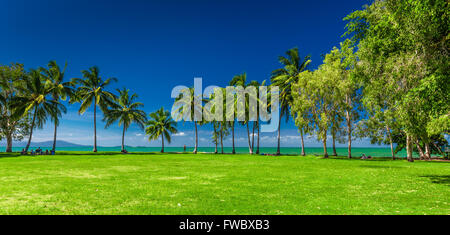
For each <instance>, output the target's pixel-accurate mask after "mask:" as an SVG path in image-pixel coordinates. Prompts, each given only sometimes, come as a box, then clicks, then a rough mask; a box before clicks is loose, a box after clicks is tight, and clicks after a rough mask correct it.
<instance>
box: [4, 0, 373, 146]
mask: <svg viewBox="0 0 450 235" xmlns="http://www.w3.org/2000/svg"><path fill="white" fill-rule="evenodd" d="M368 3H370V1H364V0H359V1H357V0H346V1H331V0H324V1H283V0H281V1H280V0H278V1H234V0H232V1H206V0H202V1H200V0H192V1H170V0H164V1H162V0H161V1H137V0H130V1H101V0H89V1H86V0H78V1H73V0H65V1H55V0H41V1H34V0H33V1H32V0H28V1H27V0H15V1H6V0H0V23H1V26H2V30H1V37H0V45H2V53H0V64H9V63H11V62H20V63H23V64H24V65H25V67H26V68H36V67H37V66H43V65H45V64H46V63H47V62H48V61H49V60H56V61H57V62H58V63H60V64H63V63H65V62H66V61H67V62H68V70H67V78H73V77H80V76H81V75H80V71H81V70H83V69H87V68H89V67H91V66H93V65H97V66H99V67H100V70H101V74H102V76H103V77H117V78H118V79H119V82H118V83H117V84H114V85H113V86H111V89H115V88H121V87H127V88H129V89H131V90H132V91H133V92H136V93H137V94H138V95H139V100H140V101H141V102H143V103H144V104H145V111H146V112H152V111H155V110H156V109H158V108H160V107H162V106H163V107H165V108H166V109H170V108H171V106H172V104H173V100H172V99H171V98H170V92H171V90H172V88H173V87H175V86H177V85H186V86H192V85H193V81H194V80H193V79H194V77H202V78H203V83H204V87H206V86H208V85H218V86H224V85H226V84H227V83H228V81H229V80H230V79H231V78H232V77H233V76H234V75H236V74H239V73H242V72H247V76H248V79H249V80H259V81H262V80H265V79H268V78H269V76H270V72H271V71H272V70H274V69H277V68H279V67H280V64H279V63H278V60H277V57H278V56H279V55H282V54H283V53H284V52H285V51H286V50H288V49H290V48H293V47H295V46H297V47H298V48H299V51H300V53H301V54H302V55H303V56H305V55H308V54H309V55H311V56H312V61H313V62H312V66H311V69H314V68H316V67H317V66H318V65H319V64H320V63H321V55H323V54H325V53H327V52H328V51H330V50H331V48H332V47H333V46H336V45H338V43H339V42H340V41H341V40H342V38H341V35H342V34H343V33H344V26H345V22H344V21H343V20H342V19H343V18H344V17H345V16H346V15H347V14H349V13H350V12H352V11H354V10H358V9H361V8H362V6H363V5H364V4H368ZM78 107H79V106H78V105H71V106H68V113H67V114H66V115H65V116H64V117H63V120H62V123H61V126H60V129H59V139H61V140H66V141H70V142H74V143H79V144H91V143H92V135H93V127H92V126H93V125H92V112H91V110H89V111H88V112H87V113H86V114H84V115H82V116H79V115H78V114H77V110H78ZM99 119H101V118H99ZM101 125H102V124H100V125H99V126H100V128H99V129H98V135H99V137H98V138H99V145H101V146H117V145H120V141H121V139H120V135H121V129H120V128H118V127H117V126H112V127H110V128H109V129H108V130H104V129H103V128H101ZM178 127H179V130H180V133H179V134H178V136H175V137H174V141H173V144H172V145H173V146H182V145H184V144H186V145H188V146H190V145H192V144H193V141H192V140H191V138H192V136H193V135H192V132H193V130H192V129H193V128H192V125H191V124H189V123H186V124H183V123H180V124H179V126H178ZM244 130H245V129H244V128H239V130H238V133H237V135H238V137H237V138H238V145H239V146H245V144H246V141H244V140H245V139H241V140H242V141H239V139H240V138H244V136H245V135H244ZM210 134H211V128H210V127H202V128H200V137H201V139H200V145H201V146H211V145H212V144H211V135H210ZM282 135H283V139H282V143H283V146H299V137H298V133H297V129H296V127H295V126H294V125H293V123H291V122H289V123H287V124H285V123H284V124H283V127H282ZM51 138H52V128H51V127H50V124H48V125H47V126H46V127H45V128H44V130H38V131H37V132H36V134H35V135H34V136H33V139H34V141H45V140H50V139H51ZM262 138H263V141H262V145H263V146H275V144H276V142H275V133H273V134H265V135H263V136H262ZM126 142H127V144H128V145H133V146H159V145H160V143H159V141H156V142H151V143H150V142H149V141H148V140H147V138H146V137H145V136H144V135H143V131H141V130H139V129H138V128H136V127H135V126H133V127H132V128H130V129H129V131H128V132H127V137H126ZM227 143H229V142H227ZM307 144H308V146H320V144H319V143H317V142H316V141H314V140H313V138H307ZM368 145H369V144H368V142H367V141H365V140H362V141H357V142H356V144H355V146H368Z"/></svg>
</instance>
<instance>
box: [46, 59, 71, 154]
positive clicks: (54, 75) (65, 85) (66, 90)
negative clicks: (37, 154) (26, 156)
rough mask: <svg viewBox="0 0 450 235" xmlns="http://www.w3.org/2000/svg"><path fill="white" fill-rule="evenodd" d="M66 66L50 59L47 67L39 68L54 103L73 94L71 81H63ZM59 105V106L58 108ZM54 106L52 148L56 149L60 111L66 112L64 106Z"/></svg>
mask: <svg viewBox="0 0 450 235" xmlns="http://www.w3.org/2000/svg"><path fill="white" fill-rule="evenodd" d="M66 68H67V63H66V64H65V66H64V68H63V69H62V70H61V68H60V67H59V65H58V64H57V63H56V61H54V60H53V61H50V62H49V63H48V64H47V68H41V71H42V73H43V75H44V79H45V80H46V83H47V84H46V85H48V86H50V88H49V89H50V90H51V92H50V93H51V97H52V98H53V100H54V101H55V103H60V102H59V101H60V100H66V99H67V98H70V97H72V96H73V94H74V92H75V91H74V87H73V82H71V81H64V75H65V71H66ZM58 107H59V108H58ZM58 107H55V111H56V112H55V115H53V116H51V119H52V121H53V123H54V125H55V129H54V133H53V146H52V150H53V151H55V150H56V134H57V129H58V126H59V119H60V117H61V113H66V108H65V107H64V105H62V104H61V105H59V106H58Z"/></svg>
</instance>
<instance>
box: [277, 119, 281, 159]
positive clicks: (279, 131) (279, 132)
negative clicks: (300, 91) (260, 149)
mask: <svg viewBox="0 0 450 235" xmlns="http://www.w3.org/2000/svg"><path fill="white" fill-rule="evenodd" d="M280 140H281V115H280V117H279V119H278V146H277V155H280V154H281V151H280Z"/></svg>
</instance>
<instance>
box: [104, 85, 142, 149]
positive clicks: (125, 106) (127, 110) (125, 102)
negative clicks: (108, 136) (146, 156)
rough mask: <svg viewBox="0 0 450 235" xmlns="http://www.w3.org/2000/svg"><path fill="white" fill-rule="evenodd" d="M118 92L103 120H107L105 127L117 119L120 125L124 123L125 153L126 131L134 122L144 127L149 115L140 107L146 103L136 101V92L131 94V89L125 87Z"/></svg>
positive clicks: (123, 147)
mask: <svg viewBox="0 0 450 235" xmlns="http://www.w3.org/2000/svg"><path fill="white" fill-rule="evenodd" d="M117 92H119V97H118V98H116V99H115V103H114V104H113V105H112V107H111V108H110V109H108V110H106V111H105V116H104V118H103V121H104V122H106V125H105V128H108V127H109V126H111V125H112V124H113V123H115V122H116V121H118V122H119V126H121V125H123V130H122V149H121V152H122V153H125V152H126V150H125V132H126V131H127V129H128V127H130V125H131V124H132V123H135V124H136V125H138V126H139V127H140V128H141V129H144V125H145V122H146V121H147V115H146V113H145V112H144V111H142V110H141V109H140V108H142V107H143V106H144V104H143V103H140V102H135V100H136V98H137V97H138V96H137V95H136V94H135V93H134V94H132V95H130V90H128V89H125V88H123V89H122V90H120V89H117Z"/></svg>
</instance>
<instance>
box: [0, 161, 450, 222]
mask: <svg viewBox="0 0 450 235" xmlns="http://www.w3.org/2000/svg"><path fill="white" fill-rule="evenodd" d="M0 182H1V184H0V214H450V202H449V198H450V165H449V163H446V162H418V161H417V162H415V163H408V162H406V161H403V160H397V161H390V160H373V161H361V160H357V159H354V160H347V159H345V158H339V159H321V158H318V157H294V156H289V157H263V156H249V155H237V156H231V155H212V154H199V155H192V154H182V155H176V154H165V155H161V154H148V153H147V154H128V155H121V154H112V153H107V154H102V153H100V154H95V155H92V154H91V153H76V154H74V153H66V155H57V156H34V157H32V156H25V157H23V156H22V157H17V155H14V154H0Z"/></svg>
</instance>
